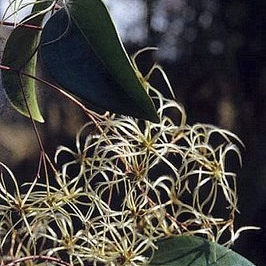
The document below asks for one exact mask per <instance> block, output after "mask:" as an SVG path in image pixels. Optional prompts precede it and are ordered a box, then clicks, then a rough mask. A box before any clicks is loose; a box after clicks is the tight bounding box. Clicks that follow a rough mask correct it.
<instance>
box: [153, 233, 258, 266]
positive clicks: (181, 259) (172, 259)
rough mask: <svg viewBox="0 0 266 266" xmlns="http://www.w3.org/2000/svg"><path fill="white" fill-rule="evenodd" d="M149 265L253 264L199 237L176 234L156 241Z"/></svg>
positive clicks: (222, 265) (249, 265) (238, 265)
mask: <svg viewBox="0 0 266 266" xmlns="http://www.w3.org/2000/svg"><path fill="white" fill-rule="evenodd" d="M158 247H159V249H158V251H156V252H155V255H154V257H153V259H152V261H151V263H150V264H149V265H150V266H155V265H164V266H179V265H180V266H193V265H195V266H210V265H217V266H254V264H252V263H251V262H250V261H248V260H247V259H245V258H244V257H242V256H240V255H239V254H237V253H235V252H234V251H232V250H231V249H228V248H225V247H223V246H221V245H219V244H216V243H213V242H210V241H207V240H206V239H203V238H201V237H193V236H178V237H172V238H166V239H163V240H160V241H158Z"/></svg>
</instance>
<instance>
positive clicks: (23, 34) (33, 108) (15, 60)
mask: <svg viewBox="0 0 266 266" xmlns="http://www.w3.org/2000/svg"><path fill="white" fill-rule="evenodd" d="M48 4H49V2H44V3H43V4H42V5H41V4H38V5H36V6H34V8H33V10H32V13H35V12H37V11H38V10H42V9H44V8H45V7H47V5H48ZM43 17H44V15H43V14H42V15H39V16H36V17H34V18H31V19H29V20H27V24H29V25H34V26H41V24H42V21H43ZM26 19H27V18H26ZM24 20H25V19H24ZM39 41H40V31H39V30H35V29H30V28H25V27H21V26H18V27H16V28H15V29H14V30H13V31H12V33H11V35H10V37H9V38H8V40H7V43H6V46H5V49H4V53H3V59H2V65H4V66H8V67H11V68H13V69H16V70H18V72H14V71H10V70H5V71H4V70H2V82H3V88H4V89H5V92H6V95H7V97H8V99H9V101H10V102H11V105H12V106H13V107H14V108H15V109H16V110H17V111H18V112H20V113H21V114H23V115H25V116H27V117H30V114H31V116H32V118H33V119H34V120H36V121H39V122H44V120H43V117H42V115H41V113H40V110H39V107H38V102H37V97H36V91H35V80H34V79H32V78H29V77H26V76H23V75H20V74H19V71H22V72H24V73H27V74H29V75H32V76H35V75H36V62H37V55H36V49H37V47H38V44H39ZM23 91H24V93H23ZM25 99H26V101H25ZM29 111H30V114H29Z"/></svg>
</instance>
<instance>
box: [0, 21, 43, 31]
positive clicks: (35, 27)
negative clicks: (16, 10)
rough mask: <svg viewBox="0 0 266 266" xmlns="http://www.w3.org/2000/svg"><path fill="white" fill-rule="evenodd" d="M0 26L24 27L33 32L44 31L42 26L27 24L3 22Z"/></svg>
mask: <svg viewBox="0 0 266 266" xmlns="http://www.w3.org/2000/svg"><path fill="white" fill-rule="evenodd" d="M0 24H2V25H5V26H11V27H22V28H27V29H32V30H42V29H43V28H42V27H40V26H35V25H32V24H27V23H25V24H24V23H22V24H16V23H13V22H8V21H2V22H0Z"/></svg>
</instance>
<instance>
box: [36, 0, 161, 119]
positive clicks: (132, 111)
mask: <svg viewBox="0 0 266 266" xmlns="http://www.w3.org/2000/svg"><path fill="white" fill-rule="evenodd" d="M41 43H42V46H41V50H40V51H41V58H42V62H43V64H44V66H45V69H46V70H47V71H48V73H49V74H50V75H51V77H52V78H53V79H54V80H55V81H56V82H57V83H58V84H59V85H60V86H61V87H62V88H63V89H65V90H66V91H68V92H70V93H71V94H73V95H74V96H76V97H78V98H79V99H80V100H81V101H83V102H85V103H86V102H87V103H89V104H91V105H92V106H94V107H96V108H97V109H101V110H108V111H111V112H114V113H118V114H125V115H130V116H133V117H137V118H141V119H146V120H151V121H154V122H155V121H158V116H157V114H156V111H155V109H154V106H153V102H152V100H151V99H150V97H149V96H148V95H147V93H146V91H145V89H144V88H143V86H142V84H141V82H140V81H139V79H138V77H137V76H136V73H135V70H134V69H133V66H132V64H131V62H130V60H129V58H128V56H127V54H126V52H125V49H124V47H123V45H122V43H121V42H120V39H119V36H118V35H117V32H116V30H115V27H114V24H113V22H112V20H111V18H110V15H109V13H108V11H107V9H106V7H105V5H104V4H103V3H102V1H99V0H90V1H87V0H86V1H85V0H84V1H81V0H73V1H70V3H69V6H68V12H66V11H65V10H64V9H62V10H60V11H58V12H57V13H56V14H55V15H54V16H53V17H51V18H50V19H49V21H48V22H47V24H46V26H45V28H44V30H43V33H42V41H41Z"/></svg>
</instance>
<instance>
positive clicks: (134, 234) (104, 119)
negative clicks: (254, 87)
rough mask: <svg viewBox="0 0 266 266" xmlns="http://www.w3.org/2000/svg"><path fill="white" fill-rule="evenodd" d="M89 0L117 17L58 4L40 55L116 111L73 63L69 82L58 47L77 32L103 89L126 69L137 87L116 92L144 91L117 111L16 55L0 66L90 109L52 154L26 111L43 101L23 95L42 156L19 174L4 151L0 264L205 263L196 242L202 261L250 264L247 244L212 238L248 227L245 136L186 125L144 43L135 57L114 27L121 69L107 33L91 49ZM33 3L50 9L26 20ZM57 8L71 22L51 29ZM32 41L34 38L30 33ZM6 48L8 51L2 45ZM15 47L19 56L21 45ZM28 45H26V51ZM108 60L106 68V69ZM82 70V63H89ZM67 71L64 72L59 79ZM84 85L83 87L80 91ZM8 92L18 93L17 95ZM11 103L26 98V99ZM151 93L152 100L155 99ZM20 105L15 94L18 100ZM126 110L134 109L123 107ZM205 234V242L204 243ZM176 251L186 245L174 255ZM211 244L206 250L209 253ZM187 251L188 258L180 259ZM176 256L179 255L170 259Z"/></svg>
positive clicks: (76, 4)
mask: <svg viewBox="0 0 266 266" xmlns="http://www.w3.org/2000/svg"><path fill="white" fill-rule="evenodd" d="M41 2H42V1H41ZM47 2H49V4H51V3H52V5H48V10H50V7H55V3H56V2H52V1H47ZM85 3H86V4H87V3H90V4H92V3H93V4H95V6H94V7H95V8H96V9H97V8H99V7H100V8H101V9H99V10H98V9H97V11H98V12H100V13H99V14H103V16H106V18H107V20H108V21H110V22H111V20H110V18H109V15H108V13H106V12H107V11H106V9H105V7H104V6H103V5H102V2H101V1H99V0H97V1H96V0H93V1H92V0H91V1H90V2H88V1H87V2H84V1H82V0H76V1H74V0H73V1H70V3H69V5H68V6H67V7H65V6H64V5H63V8H64V9H61V10H60V11H58V12H57V13H56V14H55V15H54V16H53V17H52V18H51V19H49V20H48V22H47V24H46V27H48V30H47V28H46V29H44V32H45V33H44V35H42V41H41V55H42V57H43V58H44V59H45V60H46V63H45V64H48V65H49V66H50V67H51V68H52V66H51V65H50V62H49V60H47V58H48V57H49V55H51V54H53V55H54V56H55V60H56V67H55V68H52V74H55V72H56V71H58V72H57V73H56V74H55V76H54V78H55V81H56V82H58V83H59V84H60V83H62V84H60V85H65V86H64V89H65V90H66V91H70V92H71V93H73V94H74V95H75V96H77V97H79V98H81V99H82V100H84V101H88V102H90V101H92V104H95V103H96V105H97V106H96V107H99V108H103V109H108V110H110V111H115V110H113V109H112V107H111V108H109V107H107V106H106V105H105V104H103V102H105V101H106V102H108V101H110V99H109V98H107V99H104V98H103V97H99V99H97V97H96V99H97V101H96V102H93V100H92V98H91V96H89V98H86V97H87V96H85V97H84V95H83V93H86V92H84V90H85V89H86V85H88V83H91V82H92V81H91V80H90V79H85V81H84V80H81V82H85V84H83V86H81V87H75V84H76V83H78V81H79V79H75V78H76V77H75V75H74V81H73V86H74V87H72V86H70V88H69V85H71V84H72V81H71V78H73V76H71V75H70V78H69V77H67V76H64V75H63V74H62V71H61V70H58V68H60V67H61V66H62V65H60V62H59V58H57V57H56V55H55V53H54V50H53V49H56V47H57V48H58V47H63V48H64V49H66V46H67V44H69V43H70V44H71V45H75V44H76V42H77V43H78V47H81V49H83V50H82V51H85V50H86V49H89V53H90V54H91V53H94V52H95V54H92V57H93V58H94V59H95V60H94V61H93V64H87V63H86V65H85V68H86V67H87V68H88V69H89V70H90V71H95V74H96V80H94V82H92V83H95V82H96V83H97V82H99V83H100V84H101V82H102V79H105V77H106V75H108V78H107V79H106V81H105V84H103V85H102V84H101V86H99V87H97V86H96V89H95V91H94V93H96V94H97V90H101V87H102V86H107V87H108V89H110V90H112V92H115V90H114V89H113V87H112V86H110V84H112V85H114V84H118V87H119V86H122V85H121V84H122V83H123V82H122V81H124V78H125V77H126V80H129V81H130V82H129V83H131V82H132V83H133V84H134V82H136V81H137V83H138V84H140V85H141V88H140V87H138V86H137V87H135V86H134V88H135V89H133V88H132V87H131V85H130V86H129V83H126V85H125V87H123V86H124V85H123V86H122V91H120V92H121V94H120V96H121V95H122V96H125V103H128V102H127V101H128V100H129V98H130V97H131V96H132V94H133V95H135V96H136V95H138V96H136V97H135V96H134V97H133V98H134V99H135V100H136V102H133V105H134V104H136V107H135V108H136V109H135V111H134V110H133V111H132V109H131V107H132V105H130V106H127V107H125V109H123V110H122V111H119V112H117V113H118V114H111V113H109V112H106V113H105V114H103V115H99V114H97V113H95V112H92V111H90V110H88V109H87V108H86V107H85V106H84V105H83V104H82V103H81V102H80V101H79V100H77V99H76V98H73V97H72V96H71V95H69V94H67V93H66V92H64V91H62V90H61V89H60V88H58V87H57V86H56V85H54V84H51V83H49V82H47V81H44V80H41V79H40V78H38V77H35V76H34V75H33V74H31V73H26V72H24V69H22V67H24V64H22V65H16V64H17V62H19V60H17V61H16V60H15V65H14V66H13V65H12V66H5V65H4V66H2V69H3V71H2V75H3V80H5V78H6V77H7V76H8V75H9V74H5V73H10V72H11V73H13V74H14V75H17V76H16V77H17V78H19V80H20V81H21V79H20V78H21V76H23V77H24V76H25V77H27V78H34V79H37V80H39V81H41V82H43V83H45V84H47V85H49V86H50V87H52V88H55V89H56V90H57V91H59V92H60V93H62V95H64V96H67V97H68V98H70V99H72V101H73V102H74V103H76V104H78V105H79V106H80V107H81V108H82V109H83V111H84V112H85V113H86V114H87V115H88V118H89V122H88V123H87V124H85V125H84V126H83V127H82V128H81V130H80V131H79V132H78V134H77V136H76V148H75V149H73V148H69V147H65V146H60V147H59V148H58V150H57V151H56V153H55V160H54V162H52V160H50V159H49V157H48V155H47V154H46V153H45V150H44V148H43V145H42V141H41V139H40V136H39V135H38V131H37V129H36V126H35V123H34V119H36V117H34V116H32V114H31V107H33V109H35V108H37V105H36V102H35V103H34V104H33V105H31V103H30V102H27V101H26V109H27V111H28V115H29V116H30V117H31V118H33V120H32V122H33V125H34V126H35V127H34V128H35V133H36V135H37V137H38V140H39V144H40V150H41V155H40V164H39V168H38V171H37V174H36V176H35V178H34V180H33V182H31V183H25V184H19V183H18V181H17V178H16V177H15V176H14V174H13V173H12V171H11V170H10V169H9V168H8V167H7V166H6V165H5V164H3V163H0V166H1V176H0V218H1V219H0V223H1V225H0V226H1V232H0V252H1V265H5V266H11V265H16V264H18V263H23V264H25V265H43V263H44V262H47V263H51V264H57V265H110V266H111V265H115V266H119V265H147V264H149V263H150V265H179V264H180V263H181V264H184V263H187V264H189V265H191V256H192V257H193V258H192V261H194V262H195V263H198V261H197V259H198V258H199V259H202V257H201V254H198V255H197V254H196V255H194V254H193V251H195V250H198V249H200V252H202V253H203V254H204V256H203V262H202V265H205V264H206V265H209V263H215V264H216V263H219V262H220V261H221V260H223V261H226V262H227V263H228V262H230V264H231V265H237V264H238V263H239V262H241V264H242V263H243V264H242V265H245V264H246V265H252V264H251V263H249V262H247V261H246V260H245V259H244V258H242V257H241V256H240V255H237V254H235V253H233V252H231V251H229V249H227V248H225V247H222V246H220V245H218V244H215V243H221V244H223V245H224V246H226V247H229V246H231V245H232V244H233V243H234V241H235V240H236V239H237V238H238V236H239V234H240V232H241V231H242V230H246V229H249V227H244V228H240V229H239V230H235V228H234V221H235V216H236V213H237V212H238V209H237V194H236V174H235V173H234V171H233V170H232V169H231V167H230V163H229V161H230V162H231V161H232V160H235V159H237V160H238V161H239V162H240V165H241V154H240V150H239V148H238V146H239V145H240V146H242V145H243V144H242V142H241V141H240V139H239V138H238V137H237V136H236V135H234V134H233V133H231V132H229V131H227V130H223V129H220V128H217V127H215V126H212V125H206V124H200V123H198V124H195V125H192V126H191V125H189V124H188V123H187V117H186V112H185V110H184V108H183V106H181V105H180V104H179V103H177V102H176V101H175V100H174V99H169V98H166V97H165V96H164V95H163V94H161V93H160V92H159V91H158V90H157V89H155V88H154V87H153V86H152V85H151V84H149V82H148V78H149V77H150V75H151V74H152V73H153V71H154V70H159V71H160V73H161V74H162V76H163V77H164V79H165V81H166V83H167V85H168V87H169V89H170V92H171V93H172V94H173V90H172V88H171V86H170V84H169V81H168V79H167V76H166V74H165V73H164V71H163V70H162V68H161V67H160V66H158V65H154V66H153V67H152V69H151V71H150V72H149V73H148V75H147V76H145V77H143V76H142V75H141V74H140V72H139V70H138V68H137V64H136V62H135V61H136V57H137V56H138V55H139V54H140V53H141V52H143V51H145V50H147V49H150V48H147V49H144V50H142V51H140V52H138V53H137V54H136V55H135V56H133V57H132V61H129V59H128V57H127V55H126V54H125V51H124V48H123V46H122V45H120V40H119V38H118V36H117V40H116V41H117V43H118V44H119V45H118V46H116V47H115V48H114V50H116V49H117V47H118V48H119V51H120V52H122V55H121V54H120V56H121V58H124V59H126V61H123V60H124V59H123V60H122V59H121V60H122V63H121V65H120V67H121V66H122V67H123V66H125V69H127V71H129V69H130V71H129V72H123V71H121V73H119V71H118V70H117V69H121V68H120V67H118V68H116V67H115V66H116V62H114V61H112V60H113V59H110V58H109V56H107V55H110V54H111V53H112V51H109V50H108V49H109V48H110V47H111V48H112V45H111V44H110V45H108V49H107V50H106V51H105V50H104V46H102V48H101V49H103V50H96V51H95V50H94V48H95V46H94V45H93V42H92V43H91V42H89V41H88V39H87V38H88V35H87V33H86V27H87V26H88V24H90V23H87V22H86V23H85V26H84V24H82V23H83V22H84V18H83V19H81V21H78V18H80V17H79V15H80V14H82V12H83V8H84V7H86V8H85V9H84V10H85V11H86V10H88V9H87V6H86V5H85ZM77 10H79V11H77ZM46 11H47V10H46ZM94 11H95V10H94ZM68 12H69V13H68ZM72 12H73V13H72ZM75 12H78V13H75ZM80 12H81V13H80ZM92 13H94V12H92ZM60 14H61V15H60ZM96 14H97V13H96ZM38 15H43V11H41V13H37V14H35V13H34V12H33V13H32V15H31V17H28V18H27V19H26V21H27V22H31V21H32V19H35V18H36V17H38ZM91 15H92V16H93V15H94V14H91ZM59 16H63V17H62V19H64V18H68V19H69V20H64V21H63V22H64V23H65V24H63V26H66V31H65V32H64V31H63V32H62V31H61V30H62V29H64V27H62V28H60V27H61V26H62V25H60V26H59V27H58V29H59V32H56V35H53V34H54V32H52V31H53V30H55V24H58V23H60V21H58V20H57V19H58V17H59ZM68 16H70V17H68ZM81 17H82V16H81ZM94 18H95V17H94ZM93 21H94V19H93ZM68 23H69V24H68ZM94 23H96V22H95V21H94ZM47 25H48V26H47ZM97 25H98V20H97ZM99 25H100V24H99ZM24 26H25V25H24ZM24 26H23V25H20V26H18V28H16V29H15V30H14V32H15V33H14V35H13V37H12V36H11V39H10V42H11V44H12V45H11V46H10V47H11V48H12V49H14V48H13V47H14V45H15V42H16V41H17V39H16V38H17V36H19V35H17V33H16V32H18V29H22V28H23V27H24ZM21 27H22V28H21ZM49 27H51V28H50V29H49ZM84 27H85V28H84ZM102 27H104V29H105V30H106V29H107V31H109V30H113V29H114V27H113V24H112V23H111V24H109V25H104V26H102ZM105 27H106V28H105ZM26 28H27V27H26ZM27 29H28V28H27ZM67 30H70V32H72V33H73V36H74V40H75V42H72V40H71V38H70V39H69V36H67ZM25 32H26V31H25ZM23 33H24V31H23ZM20 34H21V33H20ZM25 34H26V33H25ZM46 34H47V35H46ZM58 34H59V35H58ZM75 34H76V36H75ZM14 36H15V37H14ZM112 36H114V35H112ZM35 37H36V36H35V35H34V39H35ZM66 37H68V38H66ZM94 37H95V36H94ZM94 37H93V38H94ZM13 38H15V39H13ZM101 38H103V36H101ZM12 39H13V40H12ZM14 40H15V41H14ZM29 41H30V42H29V43H27V45H29V46H30V48H32V44H31V41H33V39H32V38H30V39H29ZM84 41H86V42H85V43H84ZM94 41H95V40H94ZM109 41H110V40H109V39H108V42H109ZM12 42H13V43H12ZM34 43H35V42H34ZM96 43H97V40H96ZM9 44H10V43H9ZM54 44H56V45H59V46H56V47H54V48H51V47H53V45H54ZM34 45H35V44H34ZM50 45H52V46H50ZM79 45H81V46H79ZM89 45H91V47H90V46H89ZM49 46H50V47H49ZM47 47H48V48H47ZM71 47H72V46H71ZM11 48H7V49H11ZM47 49H48V50H47ZM64 49H63V51H64V52H63V53H62V54H60V56H61V57H62V58H63V59H62V60H63V63H64V64H65V63H66V64H67V60H66V61H64V60H65V59H69V60H70V62H72V61H71V60H72V59H73V58H74V59H73V60H74V62H75V63H74V64H72V63H70V64H69V65H68V66H67V67H66V69H67V71H69V72H68V73H70V74H72V73H73V72H75V71H78V70H79V68H78V67H80V66H81V65H80V64H81V61H82V59H84V58H82V57H75V56H74V57H73V58H72V56H71V55H69V53H67V52H66V51H65V50H64ZM26 50H27V49H26ZM35 50H36V49H35ZM8 52H9V53H10V52H11V51H10V50H6V53H8ZM32 52H33V50H30V51H29V53H30V55H31V56H33V55H34V56H35V54H32ZM120 52H119V53H120ZM104 53H106V54H105V56H104ZM16 55H18V56H19V57H20V56H22V55H21V54H20V52H18V54H16ZM31 56H29V57H28V54H26V61H27V62H28V59H31ZM9 59H10V58H9V56H6V57H5V56H4V61H3V63H6V62H8V60H9ZM24 59H25V58H24ZM87 59H88V58H87ZM98 59H99V61H97V60H98ZM12 62H13V60H12ZM24 62H25V61H24ZM119 64H120V63H118V65H119ZM26 65H27V64H26ZM73 66H74V68H72V67H73ZM50 67H49V68H50ZM105 67H106V69H104V68H105ZM34 68H35V66H34V67H33V70H35V69H34ZM113 69H115V70H114V71H113ZM50 70H51V69H50ZM101 70H102V71H103V72H102V73H103V74H99V72H100V73H101ZM132 73H133V74H132ZM81 74H82V75H81V76H83V75H84V73H83V72H82V71H81ZM118 74H121V76H120V75H118ZM77 76H78V75H77ZM65 79H66V80H67V83H64V80H65ZM8 80H9V82H11V83H10V86H9V85H8V86H6V90H7V92H9V91H11V90H14V87H13V86H15V85H16V86H17V82H16V83H13V84H12V79H11V78H8ZM127 82H128V81H127ZM4 85H5V82H4ZM27 88H28V87H27ZM15 90H16V91H17V92H21V91H22V95H23V98H24V99H26V100H27V97H25V94H24V93H23V90H24V85H19V86H18V87H15ZM80 91H81V92H82V94H79V92H80ZM135 93H136V94H135ZM127 94H128V95H127ZM30 95H31V96H33V97H34V96H35V92H30ZM130 95H131V96H130ZM120 96H119V97H120ZM122 96H121V97H122ZM128 96H130V97H129V98H127V97H128ZM130 99H131V98H130ZM10 100H11V101H13V100H14V99H13V98H12V97H11V99H10ZM116 101H117V102H116ZM119 101H121V98H115V100H114V102H115V103H116V104H119V103H120V102H119ZM13 103H14V101H13ZM16 103H18V104H21V100H19V101H15V104H16ZM23 103H24V104H25V102H23ZM145 103H149V104H148V107H147V105H146V104H145ZM28 104H29V106H27V105H28ZM121 104H122V103H121ZM140 106H142V108H141V109H140V110H144V109H145V108H146V107H147V108H148V109H149V108H150V110H148V111H147V113H146V114H143V116H142V115H139V113H138V112H139V110H138V108H139V107H140ZM154 106H155V107H156V113H155V114H153V112H155V108H154ZM20 107H21V106H18V105H16V108H18V109H20ZM105 107H106V108H105ZM20 111H21V110H20ZM125 113H126V114H127V115H133V116H135V117H129V116H125V115H123V114H125ZM135 114H136V115H135ZM138 118H142V119H138ZM144 118H145V119H148V120H144ZM155 118H156V119H155ZM37 120H38V119H37ZM39 120H40V119H39ZM195 236H201V238H196V237H195ZM202 242H203V243H204V245H203V247H201V246H200V245H199V244H201V243H202ZM206 246H207V249H206ZM166 251H168V252H169V253H167V252H166ZM227 251H228V252H227ZM176 253H178V255H179V256H175V255H176ZM169 254H170V255H171V256H172V257H169V256H170V255H169ZM206 254H207V255H208V256H209V257H208V258H207V259H206V256H207V255H206ZM228 254H229V255H228ZM195 256H196V257H195ZM197 256H198V257H197ZM180 257H181V258H182V259H183V258H184V260H181V262H180ZM209 258H210V260H209ZM169 259H172V261H171V262H169ZM231 261H232V263H231ZM167 263H168V264H167ZM169 263H170V264H169ZM244 263H245V264H244Z"/></svg>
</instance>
